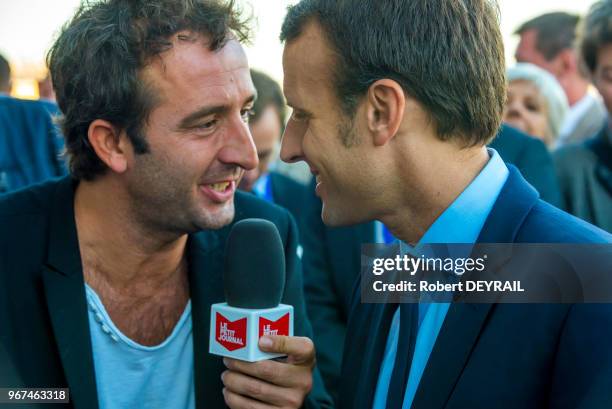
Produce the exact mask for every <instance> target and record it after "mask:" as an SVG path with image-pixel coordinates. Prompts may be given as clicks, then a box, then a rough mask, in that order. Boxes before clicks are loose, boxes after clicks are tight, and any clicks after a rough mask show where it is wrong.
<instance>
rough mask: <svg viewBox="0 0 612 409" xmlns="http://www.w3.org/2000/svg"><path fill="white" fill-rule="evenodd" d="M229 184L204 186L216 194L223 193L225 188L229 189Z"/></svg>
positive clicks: (220, 183) (221, 183)
mask: <svg viewBox="0 0 612 409" xmlns="http://www.w3.org/2000/svg"><path fill="white" fill-rule="evenodd" d="M230 183H231V182H219V183H212V184H210V185H206V186H208V187H210V188H211V189H212V190H214V191H216V192H225V191H226V190H227V188H228V187H229V185H230Z"/></svg>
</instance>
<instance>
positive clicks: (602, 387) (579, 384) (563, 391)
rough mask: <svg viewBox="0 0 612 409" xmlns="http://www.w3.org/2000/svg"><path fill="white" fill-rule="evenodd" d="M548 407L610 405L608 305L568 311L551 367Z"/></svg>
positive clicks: (611, 309)
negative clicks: (550, 388) (551, 379)
mask: <svg viewBox="0 0 612 409" xmlns="http://www.w3.org/2000/svg"><path fill="white" fill-rule="evenodd" d="M553 371H554V372H553V381H552V390H551V394H550V407H551V408H555V409H565V408H567V409H569V408H572V409H574V408H581V409H590V408H593V409H596V408H610V407H612V304H576V305H573V306H572V308H571V309H570V310H569V313H568V316H567V318H566V321H565V325H564V328H563V332H562V334H561V338H560V340H559V344H558V348H557V355H556V360H555V366H554V368H553Z"/></svg>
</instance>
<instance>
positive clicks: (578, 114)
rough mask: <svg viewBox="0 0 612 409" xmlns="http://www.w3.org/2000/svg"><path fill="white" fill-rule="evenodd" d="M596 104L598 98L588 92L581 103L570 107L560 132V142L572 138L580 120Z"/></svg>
mask: <svg viewBox="0 0 612 409" xmlns="http://www.w3.org/2000/svg"><path fill="white" fill-rule="evenodd" d="M596 102H597V97H596V96H594V95H592V94H591V93H589V92H587V93H586V94H585V96H584V97H582V99H581V100H580V101H578V102H576V103H575V104H574V105H572V106H571V107H570V109H569V111H568V112H567V115H566V116H565V120H564V121H563V123H562V125H561V129H560V130H559V138H558V141H560V142H562V141H564V140H565V139H567V138H568V137H569V136H570V134H571V133H572V131H573V130H574V129H575V128H576V126H578V122H580V119H581V118H582V117H583V116H584V115H586V113H587V111H588V110H589V109H590V108H591V106H592V105H593V104H594V103H596Z"/></svg>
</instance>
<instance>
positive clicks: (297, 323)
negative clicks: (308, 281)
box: [283, 213, 333, 409]
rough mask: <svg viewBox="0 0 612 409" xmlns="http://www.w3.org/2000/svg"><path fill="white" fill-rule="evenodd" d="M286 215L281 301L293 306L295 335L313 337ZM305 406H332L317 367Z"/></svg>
mask: <svg viewBox="0 0 612 409" xmlns="http://www.w3.org/2000/svg"><path fill="white" fill-rule="evenodd" d="M286 214H287V217H288V220H289V222H288V226H289V228H288V230H289V231H288V233H287V240H286V247H285V262H286V266H287V275H286V277H287V278H286V280H287V281H286V283H285V294H284V296H283V302H284V303H287V304H290V305H293V308H294V333H295V335H297V336H305V337H308V338H310V339H312V338H313V334H312V326H311V324H310V320H309V319H308V314H307V313H306V303H305V301H304V284H303V280H302V264H301V262H300V259H299V257H298V255H297V246H298V231H297V226H296V224H295V220H294V219H293V217H292V216H291V215H290V214H289V213H286ZM304 406H305V407H306V408H309V409H310V408H312V409H316V408H331V407H333V405H332V401H331V398H330V397H329V395H328V394H327V391H326V390H325V386H324V384H323V379H322V378H321V374H320V372H319V369H318V367H315V369H314V371H313V386H312V391H311V392H310V394H309V395H308V397H307V400H306V402H305V405H304Z"/></svg>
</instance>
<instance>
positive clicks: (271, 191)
mask: <svg viewBox="0 0 612 409" xmlns="http://www.w3.org/2000/svg"><path fill="white" fill-rule="evenodd" d="M251 78H252V79H253V85H254V86H255V89H256V90H257V99H256V100H255V104H254V105H253V109H252V111H251V116H250V119H249V129H250V130H251V135H252V136H253V142H254V143H255V148H256V149H257V156H258V158H259V165H258V166H257V167H256V168H254V169H251V170H248V171H246V172H244V176H243V177H242V180H241V181H240V185H239V188H240V189H242V190H244V191H247V192H252V193H254V194H255V195H256V196H258V197H259V198H262V199H265V200H267V201H269V202H272V203H276V204H278V205H279V206H282V207H284V208H286V209H287V210H289V211H290V212H291V214H292V215H293V217H295V219H296V221H297V223H298V228H299V230H300V234H301V233H302V231H303V230H304V228H303V225H302V218H303V217H302V213H303V199H304V196H305V195H306V187H305V186H304V185H302V184H300V183H298V182H296V181H295V180H294V179H292V178H290V177H288V176H286V175H284V174H282V173H279V172H276V171H274V170H270V169H269V168H270V163H271V162H272V161H273V160H274V159H275V156H276V153H277V150H278V149H277V148H278V142H279V140H280V138H281V135H282V133H283V130H284V128H285V112H286V107H285V97H284V96H283V92H282V91H281V88H280V86H279V85H278V83H276V81H274V80H273V79H272V78H271V77H269V76H268V75H266V74H264V73H262V72H259V71H256V70H251ZM300 249H301V247H300ZM299 251H300V253H301V250H299Z"/></svg>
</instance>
